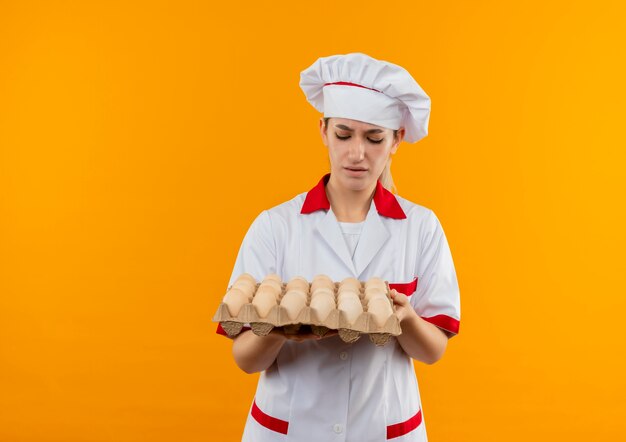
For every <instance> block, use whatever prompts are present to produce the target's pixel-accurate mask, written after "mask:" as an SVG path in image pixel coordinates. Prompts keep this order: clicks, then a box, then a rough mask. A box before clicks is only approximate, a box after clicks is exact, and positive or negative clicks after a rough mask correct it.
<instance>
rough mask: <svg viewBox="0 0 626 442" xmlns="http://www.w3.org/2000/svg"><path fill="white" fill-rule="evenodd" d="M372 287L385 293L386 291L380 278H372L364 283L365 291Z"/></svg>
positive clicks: (385, 286)
mask: <svg viewBox="0 0 626 442" xmlns="http://www.w3.org/2000/svg"><path fill="white" fill-rule="evenodd" d="M373 287H377V288H380V289H381V290H385V291H386V290H387V285H386V284H385V281H383V280H382V279H381V278H376V277H374V278H370V279H368V280H367V282H365V290H367V289H368V288H373Z"/></svg>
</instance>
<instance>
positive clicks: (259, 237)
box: [216, 210, 276, 336]
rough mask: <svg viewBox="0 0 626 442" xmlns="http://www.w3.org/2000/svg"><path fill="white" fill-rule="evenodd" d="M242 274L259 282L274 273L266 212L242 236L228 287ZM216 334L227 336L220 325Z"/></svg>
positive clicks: (272, 248)
mask: <svg viewBox="0 0 626 442" xmlns="http://www.w3.org/2000/svg"><path fill="white" fill-rule="evenodd" d="M242 273H249V274H250V275H252V276H254V278H255V279H256V280H257V281H261V280H262V279H263V278H264V277H265V276H267V275H268V274H270V273H276V243H275V238H274V234H273V232H272V223H271V219H270V215H269V213H268V211H267V210H264V211H263V212H261V213H260V214H259V216H257V217H256V219H255V220H254V221H253V222H252V224H251V225H250V228H249V229H248V232H247V233H246V235H245V236H244V238H243V241H242V243H241V246H240V247H239V253H238V254H237V259H236V260H235V265H234V267H233V271H232V273H231V275H230V279H229V281H228V287H230V286H231V285H232V284H233V283H234V282H235V280H236V279H237V277H238V276H239V275H241V274H242ZM245 329H249V324H245V326H244V330H245ZM216 333H218V334H220V335H224V336H227V335H226V332H225V331H224V329H223V328H222V326H221V325H220V324H218V325H217V330H216Z"/></svg>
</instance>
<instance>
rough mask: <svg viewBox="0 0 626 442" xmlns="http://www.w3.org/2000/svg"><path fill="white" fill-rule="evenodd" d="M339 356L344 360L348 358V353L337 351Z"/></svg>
mask: <svg viewBox="0 0 626 442" xmlns="http://www.w3.org/2000/svg"><path fill="white" fill-rule="evenodd" d="M339 358H340V359H341V360H342V361H345V360H346V359H348V353H346V352H345V351H342V352H341V353H339Z"/></svg>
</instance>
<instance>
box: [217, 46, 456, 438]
mask: <svg viewBox="0 0 626 442" xmlns="http://www.w3.org/2000/svg"><path fill="white" fill-rule="evenodd" d="M300 85H301V87H302V89H303V91H304V92H305V95H306V96H307V99H308V100H309V101H310V102H311V103H312V104H313V105H314V106H315V107H316V108H317V109H318V110H320V111H321V112H324V115H325V116H328V117H341V118H349V119H354V120H360V121H365V122H367V123H371V124H377V125H380V126H383V127H389V128H391V129H397V128H399V127H404V128H405V130H406V138H405V139H406V140H407V141H409V142H415V141H417V140H419V139H421V138H422V137H424V136H426V128H427V124H428V115H429V109H430V100H429V98H428V97H427V96H426V94H425V93H424V92H423V91H422V89H421V88H420V87H419V86H418V85H417V83H416V82H415V80H413V78H412V77H411V76H410V74H409V73H408V72H407V71H405V70H404V69H403V68H401V67H400V66H396V65H393V64H391V63H388V62H384V61H379V60H375V59H373V58H371V57H368V56H367V55H364V54H358V53H357V54H348V55H337V56H332V57H325V58H320V59H318V60H317V61H316V62H315V63H314V64H313V65H312V66H311V67H309V68H308V69H306V70H305V71H303V72H302V74H301V82H300ZM373 94H378V95H381V96H382V97H381V96H378V95H373ZM372 97H374V98H372ZM373 109H374V110H373ZM375 109H378V111H375ZM382 123H384V124H382ZM329 178H330V174H327V175H325V176H323V177H322V178H321V179H320V181H319V182H318V183H317V185H315V186H314V187H313V188H312V189H311V190H310V191H309V192H306V193H301V194H299V195H297V196H296V197H294V198H293V199H291V200H289V201H287V202H284V203H282V204H280V205H278V206H275V207H273V208H270V209H268V210H264V211H263V212H261V213H260V214H259V215H258V216H257V218H256V219H255V220H254V221H253V223H252V225H251V226H250V228H249V230H248V232H247V233H246V235H245V237H244V239H243V242H242V244H241V248H240V250H239V253H238V255H237V259H236V262H235V266H234V269H233V272H232V276H231V278H230V281H229V286H230V285H232V284H233V283H234V281H235V279H236V278H237V277H238V276H239V275H240V274H242V273H249V274H251V275H252V276H254V277H255V278H256V279H257V280H262V279H263V278H264V277H265V276H266V275H268V274H270V273H276V274H278V275H279V276H280V277H281V278H282V279H283V281H288V280H289V279H291V278H293V277H295V276H303V277H305V278H306V279H307V280H309V281H311V280H312V279H313V277H314V276H316V275H318V274H325V275H328V276H329V277H330V278H331V279H333V280H334V281H341V280H342V279H344V278H346V277H349V276H351V277H355V278H357V279H359V280H361V281H366V280H368V279H369V278H372V277H380V278H382V279H384V280H386V281H389V283H390V287H391V288H395V289H396V290H397V291H398V292H400V293H403V294H404V295H406V296H408V297H409V300H410V304H411V306H412V307H413V308H414V309H415V311H416V312H417V314H418V315H419V316H421V317H422V318H423V319H425V320H426V321H428V322H431V323H432V324H434V325H436V326H437V327H439V328H441V329H442V330H444V331H445V332H446V334H448V336H454V335H456V334H457V333H458V331H459V323H460V299H459V288H458V283H457V278H456V273H455V270H454V264H453V261H452V256H451V254H450V249H449V246H448V242H447V240H446V236H445V234H444V232H443V229H442V227H441V224H440V222H439V220H438V218H437V217H436V216H435V214H434V213H433V211H432V210H430V209H428V208H426V207H423V206H420V205H418V204H415V203H412V202H410V201H408V200H406V199H404V198H402V197H400V196H396V195H394V194H392V193H391V192H389V191H388V190H387V189H385V188H384V187H383V186H382V184H381V183H380V181H378V182H377V185H376V189H375V193H374V196H373V199H372V202H371V205H370V208H369V211H368V213H367V216H366V219H365V221H364V222H363V224H362V226H359V229H356V231H348V230H346V229H344V230H345V231H346V232H347V233H348V234H352V235H356V238H354V242H352V246H353V247H354V252H353V254H352V253H351V250H350V247H349V243H348V242H347V241H346V239H345V238H344V232H342V225H341V224H340V223H339V222H338V221H337V218H336V216H335V213H334V212H333V209H332V207H331V206H330V203H329V201H328V198H327V196H326V192H325V185H326V184H327V182H328V180H329ZM344 227H345V226H344ZM347 227H349V226H347ZM353 230H355V229H353ZM359 231H360V232H359ZM218 333H221V334H225V333H224V332H223V330H222V329H221V327H218ZM387 439H393V440H395V441H398V442H399V441H420V442H424V441H427V436H426V427H425V421H424V413H423V410H422V402H421V399H420V394H419V388H418V383H417V378H416V376H415V371H414V368H413V364H412V362H411V358H410V357H409V356H408V355H407V354H406V353H405V352H404V350H403V349H402V348H401V346H400V344H399V343H398V341H397V340H396V339H395V338H393V337H392V338H391V339H390V340H389V341H388V342H387V344H386V345H384V346H382V347H378V346H376V345H374V344H373V343H372V342H371V341H370V340H369V339H368V338H367V337H361V338H360V339H359V340H358V341H356V342H355V343H353V344H347V343H345V342H343V341H342V340H341V339H340V338H339V337H338V336H333V337H329V338H325V339H320V340H306V341H304V342H294V341H290V340H287V341H285V343H284V345H283V347H282V349H281V350H280V352H279V354H278V356H277V358H276V361H275V362H274V363H273V364H272V365H271V366H270V367H269V368H268V369H267V370H265V371H263V372H262V373H261V375H260V378H259V383H258V386H257V391H256V394H255V397H254V399H253V400H252V404H251V407H250V412H249V414H248V418H247V422H246V426H245V430H244V434H243V439H242V440H244V441H249V442H270V441H296V442H309V441H310V442H330V441H337V442H340V441H341V442H343V441H346V442H370V441H371V442H380V441H384V440H387Z"/></svg>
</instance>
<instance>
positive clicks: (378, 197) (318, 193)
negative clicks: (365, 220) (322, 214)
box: [300, 173, 406, 219]
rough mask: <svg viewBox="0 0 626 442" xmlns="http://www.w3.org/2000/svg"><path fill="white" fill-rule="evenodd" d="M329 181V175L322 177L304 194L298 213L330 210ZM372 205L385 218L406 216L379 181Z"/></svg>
mask: <svg viewBox="0 0 626 442" xmlns="http://www.w3.org/2000/svg"><path fill="white" fill-rule="evenodd" d="M329 179H330V174H329V173H327V174H326V175H324V176H323V177H322V179H321V180H320V181H319V183H317V185H316V186H315V187H314V188H312V189H311V190H309V192H308V193H307V194H306V198H305V199H304V204H302V209H301V210H300V213H302V214H309V213H313V212H315V211H317V210H328V209H330V201H328V197H327V196H326V189H325V187H326V184H327V183H328V180H329ZM374 204H375V205H376V210H377V211H378V213H379V214H381V215H383V216H386V217H388V218H395V219H405V218H406V215H405V213H404V211H403V210H402V207H400V203H398V200H397V199H396V197H395V196H394V194H393V193H391V192H390V191H388V190H387V189H385V188H384V187H383V185H382V184H381V183H380V181H377V182H376V191H375V192H374Z"/></svg>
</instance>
